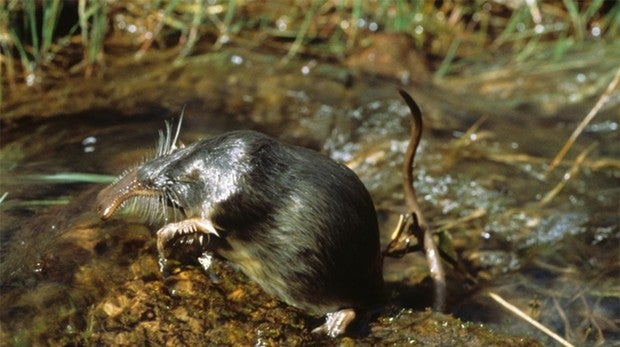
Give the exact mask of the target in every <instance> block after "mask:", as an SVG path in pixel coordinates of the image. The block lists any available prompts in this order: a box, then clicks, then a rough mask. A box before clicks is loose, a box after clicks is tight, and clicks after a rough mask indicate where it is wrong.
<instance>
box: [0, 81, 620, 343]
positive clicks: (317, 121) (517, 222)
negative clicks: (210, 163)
mask: <svg viewBox="0 0 620 347" xmlns="http://www.w3.org/2000/svg"><path fill="white" fill-rule="evenodd" d="M288 78H290V76H288ZM298 78H308V77H300V76H298ZM270 83H276V82H274V80H272V81H271V82H270ZM306 84H307V82H304V83H303V84H302V83H299V85H302V86H303V85H306ZM283 91H284V88H282V87H278V88H275V89H274V90H272V92H273V93H277V92H283ZM315 92H316V91H315ZM286 93H287V94H286V95H271V96H270V97H269V98H265V97H258V98H254V97H252V96H250V95H229V97H230V100H220V101H219V102H218V104H220V105H229V106H228V107H230V105H238V104H245V105H246V106H244V108H249V109H250V110H251V111H249V115H248V116H244V114H229V113H227V109H226V106H224V107H222V109H221V110H219V111H218V112H214V111H213V109H209V110H205V109H201V108H200V107H196V106H195V105H194V106H193V105H192V104H190V105H188V108H187V111H186V114H185V122H184V126H183V131H182V134H181V140H182V141H183V142H186V143H188V142H191V141H194V140H196V139H198V138H200V137H202V136H206V135H208V134H216V133H220V132H223V131H226V130H231V129H238V128H255V129H260V130H263V131H266V132H268V133H270V134H271V135H274V136H278V137H280V138H282V139H284V140H285V141H289V142H295V143H299V144H302V145H306V146H311V147H315V148H317V149H321V150H322V151H323V152H325V153H326V154H328V155H330V156H332V157H333V158H335V159H337V160H339V161H342V162H345V163H346V164H347V165H349V166H350V167H352V168H353V169H354V170H355V171H356V172H357V173H358V174H359V176H360V178H361V179H362V180H363V181H364V183H365V184H366V186H367V187H368V189H369V190H370V191H371V194H372V195H373V199H374V201H375V204H376V206H377V209H378V213H379V216H380V220H381V223H382V225H381V230H382V239H383V242H387V239H388V238H389V235H390V233H391V228H393V227H394V225H395V218H396V216H397V214H398V212H399V210H400V209H401V208H402V205H403V193H402V189H401V184H402V183H401V177H400V165H401V164H400V163H401V160H402V156H403V153H404V150H405V148H406V145H407V141H408V132H409V114H408V111H407V108H406V107H405V106H404V105H403V104H402V102H401V101H400V100H399V99H398V96H397V93H396V90H395V88H394V87H392V86H386V85H381V84H377V83H376V82H375V83H365V82H360V83H358V84H356V85H355V86H354V87H353V88H352V89H350V90H349V91H348V92H347V93H348V97H347V98H346V100H342V99H339V98H333V97H332V98H327V97H323V98H316V99H315V98H313V97H312V96H313V93H312V92H306V91H305V90H303V89H299V90H291V91H286ZM433 93H434V92H433V91H432V90H431V91H430V92H428V91H422V90H420V91H416V90H415V89H414V90H413V94H414V96H415V95H416V94H417V95H420V97H421V98H420V100H421V105H422V106H423V109H424V112H425V114H428V115H429V117H428V119H427V129H426V133H425V135H424V139H423V141H422V144H421V149H420V151H421V152H420V155H419V156H418V160H417V163H416V166H417V168H416V170H415V175H416V176H417V181H416V188H417V190H418V195H419V196H420V197H421V199H422V200H423V201H422V204H423V207H424V209H425V210H426V211H427V214H428V215H427V219H430V220H431V221H432V222H433V225H434V226H435V228H436V229H437V230H441V231H446V232H449V233H450V234H451V236H452V241H451V244H450V246H451V247H452V248H453V249H454V252H455V254H456V255H457V256H458V258H459V260H460V261H461V262H462V263H463V266H464V267H465V268H466V269H467V270H468V271H470V272H471V273H472V274H473V275H474V276H475V277H476V278H477V280H478V284H477V285H472V284H471V283H469V282H467V281H466V280H465V279H463V278H462V276H461V275H459V274H458V273H454V274H453V275H452V276H451V283H452V285H451V287H452V288H451V291H450V300H449V301H450V302H452V303H453V304H452V306H451V307H452V309H451V311H452V312H453V313H454V314H455V315H457V316H458V317H461V318H462V319H464V320H473V321H480V322H483V323H486V324H487V325H488V326H492V327H493V328H496V329H498V330H499V331H503V332H508V333H518V334H523V335H527V336H532V337H534V338H536V339H540V340H541V341H543V342H545V343H547V342H548V340H546V339H547V337H545V336H544V335H542V334H540V333H538V332H535V331H534V330H533V329H532V328H531V327H529V326H527V325H525V324H522V323H520V322H517V323H515V321H516V318H514V317H513V316H512V315H511V314H509V313H507V312H506V311H504V310H503V309H502V308H500V307H498V306H497V305H496V304H495V303H494V302H493V301H491V300H490V299H489V297H488V296H487V295H486V293H487V292H488V291H494V292H497V293H499V294H501V295H502V296H503V297H504V298H505V299H506V300H508V301H510V302H512V303H513V304H515V305H517V306H518V307H520V308H521V309H522V310H524V311H525V312H526V313H528V314H530V315H531V316H532V317H534V318H535V319H537V320H539V321H540V322H542V323H543V324H545V325H547V326H548V327H550V328H551V329H553V330H554V331H556V332H559V333H560V334H561V335H564V336H565V337H567V338H569V339H570V340H571V341H574V342H575V343H576V344H578V345H581V344H595V343H596V342H597V341H602V340H603V339H605V341H607V342H608V343H610V342H614V341H615V342H616V343H617V342H618V341H620V332H619V329H618V322H617V318H615V317H618V316H620V311H619V310H620V305H619V302H618V300H619V297H618V292H617V288H618V284H619V280H618V278H619V275H620V264H619V263H618V257H617V252H618V246H619V241H620V238H619V236H618V235H619V234H618V232H619V231H618V204H617V203H618V199H619V197H620V194H619V193H620V190H619V188H618V177H619V176H620V171H619V170H620V169H619V167H618V162H617V160H618V158H617V156H618V154H619V153H618V150H617V147H616V146H617V143H618V134H617V131H616V130H617V124H618V119H617V110H613V109H612V110H607V111H605V112H603V113H602V114H601V115H600V116H599V117H598V120H597V122H595V123H593V124H591V125H590V127H589V128H588V132H586V133H585V134H584V135H583V137H582V138H581V139H580V143H579V144H578V145H577V148H576V149H575V151H580V150H582V149H583V148H585V147H586V146H587V145H588V144H590V143H593V142H597V143H598V147H597V149H596V150H595V151H594V152H593V153H592V154H591V155H590V156H589V157H588V160H586V162H585V163H584V165H583V166H582V168H581V170H579V174H578V175H577V176H576V177H574V178H572V179H571V180H570V181H569V184H568V185H567V186H566V187H565V188H564V189H563V191H561V192H560V194H559V195H558V196H557V197H556V198H555V199H554V200H553V201H552V202H551V203H549V204H547V205H541V204H540V203H539V200H540V199H541V197H542V196H544V195H545V194H546V193H547V192H548V191H549V190H550V189H552V188H553V186H554V185H555V184H556V183H557V182H559V181H560V180H561V178H562V175H563V174H564V172H565V171H566V170H567V169H568V168H569V165H570V163H568V164H567V165H564V166H561V167H560V168H558V169H556V170H555V171H554V172H553V173H552V174H551V175H550V176H549V177H548V178H544V176H542V172H544V170H545V168H546V166H545V165H546V163H548V162H549V160H550V158H551V157H552V156H553V155H554V154H555V152H556V151H557V149H559V147H560V146H561V144H562V143H563V141H564V140H565V139H566V138H567V136H568V134H569V133H570V131H572V128H573V125H574V124H575V123H576V122H577V121H578V120H579V119H578V118H577V119H572V118H567V117H565V116H564V115H562V114H558V115H556V116H555V118H556V120H558V122H549V117H545V118H544V119H538V118H536V117H531V116H530V115H529V114H520V113H518V112H516V111H513V112H512V113H510V114H509V115H504V114H501V113H494V112H493V110H494V106H495V105H493V107H489V108H488V109H486V112H485V114H484V116H486V117H487V119H486V121H485V122H484V123H482V125H481V127H480V128H479V129H478V130H476V131H474V132H467V130H468V129H469V127H470V126H472V124H473V123H474V122H475V121H476V120H478V119H479V118H480V117H481V116H482V114H480V113H479V109H480V107H481V106H480V103H479V102H478V103H477V104H476V111H472V110H468V108H467V107H466V106H463V107H459V105H458V103H456V102H455V103H454V104H446V103H444V102H443V101H444V100H446V95H445V94H443V95H434V94H433ZM302 96H303V97H302ZM460 98H462V97H460ZM434 100H438V101H434ZM455 100H462V99H456V97H455ZM286 102H291V103H292V104H293V105H288V106H286V105H285V104H279V105H276V104H275V103H286ZM248 103H250V105H249V106H247V104H248ZM275 106H278V107H275ZM292 106H299V107H292ZM232 108H233V109H236V108H235V106H232ZM179 111H180V110H176V109H175V110H171V111H170V113H169V114H161V113H158V114H144V115H142V116H140V117H132V118H127V117H126V116H123V115H121V114H115V113H113V112H102V111H93V112H88V114H80V115H75V116H72V117H68V118H63V119H59V120H53V121H45V120H41V121H28V122H24V123H21V124H18V125H17V126H12V127H10V128H8V127H4V128H3V129H2V148H1V149H0V160H1V164H2V165H1V166H0V167H1V168H0V174H1V175H2V186H1V190H0V196H2V195H3V194H5V192H6V194H7V195H6V197H5V199H4V200H3V201H2V202H1V203H0V218H1V220H0V221H1V225H0V231H1V234H0V236H1V242H2V243H1V253H0V261H1V268H0V274H1V278H0V280H1V291H2V292H1V294H2V297H1V307H3V309H2V310H1V312H0V317H1V319H2V325H1V328H0V338H2V340H4V341H12V342H13V343H15V344H28V343H37V342H40V343H45V341H47V342H48V343H54V344H55V343H68V342H70V341H82V342H90V343H93V342H98V343H114V344H133V343H140V342H141V341H143V340H136V339H137V337H136V336H135V334H132V333H131V332H132V331H136V329H142V330H143V331H144V334H143V336H146V339H147V340H148V341H155V342H156V343H157V341H160V342H161V341H165V340H162V336H167V335H165V332H166V331H172V330H178V329H179V323H181V325H182V326H183V327H184V328H182V329H187V330H186V332H187V334H186V333H185V332H184V331H185V330H181V331H177V334H176V335H175V336H176V338H177V339H178V343H191V342H192V341H193V340H192V338H191V337H188V336H189V334H190V332H191V331H194V332H195V331H204V332H205V334H208V338H209V341H211V342H213V343H216V342H221V343H234V342H242V341H245V342H247V340H243V339H244V338H246V337H245V334H246V331H247V329H251V330H252V331H253V332H254V334H255V335H256V336H254V338H255V341H262V340H265V339H267V340H269V339H271V340H270V341H280V342H286V343H289V344H298V343H301V342H304V341H305V342H308V339H309V338H311V337H308V336H307V334H304V333H303V332H304V331H306V330H304V329H305V328H304V327H305V326H308V325H307V324H306V323H305V321H304V318H303V316H301V315H299V313H298V312H296V311H295V310H294V309H291V308H289V307H286V306H284V305H283V304H280V303H278V302H277V301H276V300H274V299H273V298H270V297H267V296H266V295H264V294H263V293H262V292H261V291H260V289H258V287H256V286H255V285H254V284H252V283H248V282H247V280H246V279H245V278H244V277H243V276H242V275H241V274H239V273H238V272H237V271H235V270H234V269H232V268H231V267H229V266H226V265H222V264H219V265H216V266H215V267H214V270H213V272H212V273H209V274H207V276H205V275H204V274H202V273H201V272H200V270H199V268H198V267H195V266H193V265H196V264H195V258H193V250H191V249H184V250H180V251H179V255H178V258H179V260H180V263H181V264H185V265H184V266H185V267H182V268H181V270H180V271H178V272H177V273H175V274H174V275H173V276H171V277H170V278H168V279H166V281H163V280H162V279H161V277H160V274H159V272H158V269H157V265H156V262H155V260H154V259H155V249H154V238H153V237H152V230H154V229H155V226H148V225H144V224H142V223H140V222H139V221H137V220H134V219H132V218H131V217H129V216H126V215H122V214H121V215H120V217H117V218H114V219H112V220H111V221H110V222H107V223H105V224H103V223H101V222H100V221H99V220H98V218H97V216H96V214H95V211H94V208H93V205H92V204H93V200H94V197H95V195H96V193H97V191H98V190H99V189H100V188H101V187H102V185H101V184H97V183H84V182H81V183H58V182H54V181H51V180H49V179H39V180H34V181H33V180H32V179H26V178H27V177H26V176H27V175H41V174H54V173H63V172H64V173H97V174H109V175H116V174H118V173H120V172H122V171H123V170H124V169H125V168H127V167H130V166H131V165H133V164H134V163H137V162H140V160H142V159H143V158H145V157H148V156H150V155H152V153H153V150H154V144H155V138H156V132H157V130H158V129H160V128H161V127H162V126H163V121H164V120H165V119H169V118H170V117H172V116H175V114H176V113H178V112H179ZM530 111H531V110H529V111H528V112H530ZM552 118H553V117H552ZM446 124H449V126H447V125H446ZM558 124H563V125H562V126H559V125H558ZM33 138H36V139H37V140H36V141H33V140H32V139H33ZM580 146H581V148H579V147H580ZM30 177H31V176H30ZM39 178H41V177H39ZM103 179H104V180H105V177H104V178H103ZM85 180H86V181H88V177H86V178H85ZM421 259H422V258H421V256H420V255H415V254H414V255H407V256H405V257H403V258H402V259H398V260H389V261H387V262H386V268H385V276H386V279H387V280H388V281H389V282H390V283H391V286H390V288H391V289H390V291H391V293H390V297H391V298H393V300H392V305H396V307H397V308H398V307H399V306H398V305H401V306H403V307H411V306H415V307H416V308H422V307H425V306H428V305H429V304H430V302H429V301H428V299H429V298H428V295H429V294H428V293H422V294H420V292H424V291H426V290H427V289H428V286H427V284H421V283H423V279H424V277H425V276H426V268H425V265H424V264H423V262H422V261H421ZM188 265H189V266H188ZM403 284H406V286H403ZM412 288H413V289H412ZM416 293H417V294H416ZM411 295H420V296H419V298H420V300H418V302H417V303H414V302H416V297H412V296H411ZM394 312H398V313H394ZM394 312H392V313H389V312H384V313H382V314H381V317H380V319H378V320H377V321H376V322H375V323H373V325H371V333H370V335H368V336H367V337H365V338H366V339H367V340H366V341H373V342H380V341H397V343H401V342H402V341H405V339H404V338H403V339H401V340H398V339H397V338H395V337H394V336H393V335H392V336H391V337H389V338H387V337H386V336H384V335H382V334H385V329H386V327H389V326H390V324H396V325H398V324H402V327H403V329H405V327H408V329H412V328H411V324H412V323H411V322H410V321H411V318H407V317H410V316H407V313H406V312H408V311H406V310H404V311H394ZM259 316H260V317H259ZM390 317H391V318H390ZM399 322H400V323H399ZM243 324H249V326H250V327H254V328H248V327H246V326H245V325H243ZM282 326H286V327H287V328H286V329H284V331H283V330H282V329H280V328H281V327H282ZM218 329H219V330H218ZM239 329H241V330H239ZM243 329H245V330H243ZM236 330H237V331H242V332H243V333H242V334H243V335H239V336H236V335H235V333H234V331H236ZM106 331H107V332H114V334H113V335H106V333H105V332H106ZM406 331H409V330H406ZM207 332H208V333H207ZM236 334H239V333H238V332H237V333H236ZM382 336H383V337H382ZM404 336H407V335H406V334H405V335H404ZM382 339H384V340H382ZM390 339H391V340H390ZM395 339H396V340H395ZM315 342H316V341H315Z"/></svg>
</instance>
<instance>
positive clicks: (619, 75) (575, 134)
mask: <svg viewBox="0 0 620 347" xmlns="http://www.w3.org/2000/svg"><path fill="white" fill-rule="evenodd" d="M619 81H620V69H618V71H616V75H615V76H614V78H613V80H612V81H611V82H610V83H609V85H608V86H607V90H605V92H604V93H603V95H601V97H600V98H599V99H598V101H597V102H596V104H595V105H594V107H592V109H591V110H590V112H589V113H588V114H587V115H586V117H585V118H584V119H583V120H582V121H581V123H579V125H578V126H577V128H576V129H575V130H574V131H573V133H572V134H571V136H570V137H569V138H568V140H567V141H566V143H565V144H564V146H563V147H562V149H561V150H560V152H558V154H557V155H556V156H555V158H553V161H551V164H549V167H548V168H547V170H546V171H545V176H547V175H549V173H550V172H551V171H552V170H553V169H554V168H555V167H556V166H557V165H558V164H559V163H560V162H561V161H562V159H563V158H564V156H565V155H566V153H567V152H568V150H569V149H570V148H571V146H572V145H573V143H574V142H575V140H577V137H579V135H581V132H583V129H585V128H586V126H587V125H588V124H589V123H590V121H592V119H593V118H594V116H596V115H597V114H598V111H600V109H601V107H603V105H604V104H605V103H606V102H607V100H608V99H609V97H610V96H611V93H612V92H613V90H614V89H615V88H616V86H617V85H618V82H619Z"/></svg>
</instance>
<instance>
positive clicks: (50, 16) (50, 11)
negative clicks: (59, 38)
mask: <svg viewBox="0 0 620 347" xmlns="http://www.w3.org/2000/svg"><path fill="white" fill-rule="evenodd" d="M61 9H62V2H61V1H60V0H51V1H45V2H43V25H42V28H41V37H42V41H43V42H42V45H41V56H42V58H43V59H44V60H47V59H48V57H47V55H48V54H49V52H50V48H51V46H52V40H53V38H54V31H55V30H56V25H57V24H58V18H59V17H60V11H61Z"/></svg>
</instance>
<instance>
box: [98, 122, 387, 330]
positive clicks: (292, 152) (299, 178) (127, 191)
mask: <svg viewBox="0 0 620 347" xmlns="http://www.w3.org/2000/svg"><path fill="white" fill-rule="evenodd" d="M179 128H180V121H179V126H178V128H177V131H176V134H175V135H174V137H173V136H172V131H171V129H170V126H169V125H168V126H167V132H166V135H163V134H162V133H160V142H159V150H158V154H157V156H156V157H155V158H154V159H151V160H149V161H147V162H145V163H143V164H141V165H139V166H137V167H135V168H133V169H131V170H129V171H127V172H126V173H125V174H123V175H121V176H120V177H119V178H118V179H117V181H116V182H114V183H112V184H111V185H110V186H108V187H106V188H105V189H103V190H102V191H101V192H100V193H99V194H98V196H97V207H98V212H99V215H100V217H101V218H102V219H103V220H106V219H108V218H110V217H111V216H112V215H113V214H114V212H115V211H116V210H117V209H118V208H119V207H121V205H123V204H124V203H125V202H126V201H128V199H129V200H131V199H132V198H139V199H142V202H140V203H139V205H141V206H142V207H143V208H144V209H145V210H146V211H145V212H146V213H147V214H150V216H151V217H152V218H153V219H157V218H160V219H162V220H163V221H164V222H165V223H166V224H165V225H164V226H163V227H161V228H160V229H159V230H158V231H157V245H158V250H159V255H160V266H161V267H162V269H165V266H166V257H165V250H166V246H167V244H168V243H169V242H170V241H172V240H173V239H175V238H177V237H184V236H187V235H198V238H199V240H200V243H201V245H203V246H204V249H205V250H206V254H207V255H208V256H210V255H211V254H217V255H219V256H221V257H223V258H225V259H227V260H229V261H231V262H233V263H235V264H237V265H238V266H239V267H240V268H241V270H242V271H243V272H244V273H245V274H246V275H247V276H248V277H250V278H251V279H252V280H254V281H255V282H257V283H258V284H259V285H260V286H261V287H262V288H263V290H265V292H267V293H269V294H272V295H275V296H277V297H278V298H280V299H281V300H283V301H284V302H286V303H287V304H289V305H292V306H295V307H298V308H300V309H302V310H304V311H305V312H307V313H309V314H311V315H325V316H326V321H325V323H324V324H323V325H321V326H319V327H318V328H315V329H314V330H313V332H320V333H326V334H327V335H329V336H332V337H335V336H338V335H340V334H342V333H344V331H345V330H346V327H347V326H348V325H349V323H351V322H352V321H353V320H354V319H355V317H356V312H359V311H364V310H366V309H368V308H370V307H372V306H375V305H377V304H379V303H380V302H381V301H382V297H383V275H382V263H383V255H382V252H381V249H380V248H381V247H380V244H379V229H378V225H377V218H376V212H375V208H374V205H373V202H372V200H371V197H370V194H369V193H368V191H367V190H366V188H365V187H364V185H363V184H362V182H361V181H360V180H359V178H358V177H357V175H356V174H355V173H354V172H353V171H352V170H350V169H349V168H347V167H346V166H344V165H342V164H339V163H336V162H335V161H333V160H332V159H330V158H328V157H326V156H324V155H322V154H320V153H318V152H315V151H312V150H309V149H306V148H302V147H298V146H292V145H287V144H283V143H281V142H279V141H277V140H275V139H274V138H271V137H269V136H267V135H264V134H261V133H258V132H255V131H233V132H229V133H225V134H222V135H219V136H215V137H212V138H208V139H204V140H202V141H199V142H196V143H193V144H191V145H188V146H186V147H182V148H179V147H177V145H176V142H177V137H178V132H179ZM144 206H146V207H144ZM170 210H172V211H173V213H172V214H171V213H169V211H170ZM167 211H168V212H167ZM205 236H206V237H205ZM205 239H206V240H205ZM203 266H204V264H203ZM206 266H208V264H207V265H206Z"/></svg>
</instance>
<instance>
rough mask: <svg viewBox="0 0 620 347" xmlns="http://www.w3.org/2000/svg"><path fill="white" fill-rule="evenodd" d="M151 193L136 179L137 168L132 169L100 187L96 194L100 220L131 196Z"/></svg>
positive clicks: (107, 216)
mask: <svg viewBox="0 0 620 347" xmlns="http://www.w3.org/2000/svg"><path fill="white" fill-rule="evenodd" d="M136 195H152V193H151V192H150V191H149V190H147V189H145V188H144V187H143V186H142V184H140V181H139V180H138V169H133V170H131V171H130V172H129V173H127V174H126V175H124V176H123V177H121V178H120V179H119V180H118V181H117V182H115V183H112V184H111V185H109V186H107V187H105V188H104V189H102V190H101V191H100V192H99V194H97V212H98V213H99V217H100V218H101V219H102V220H106V219H108V218H110V217H112V215H113V214H114V212H116V210H117V209H118V208H119V207H120V206H121V205H122V204H123V202H125V201H126V200H127V199H129V198H130V197H132V196H136Z"/></svg>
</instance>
